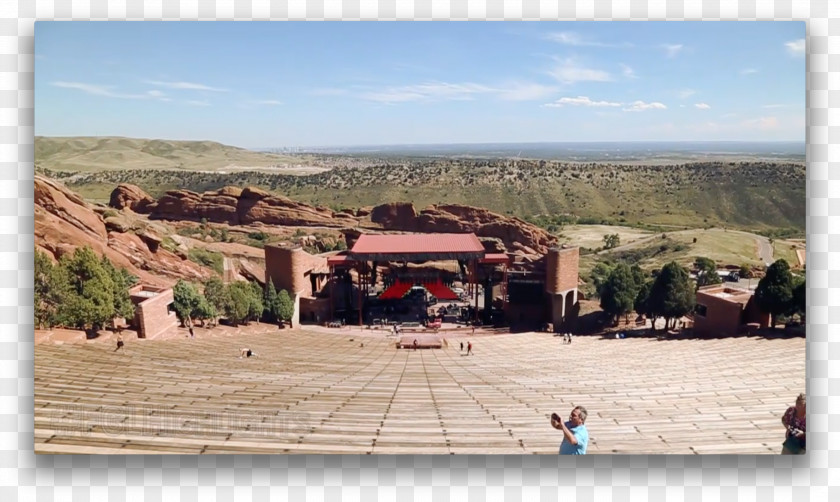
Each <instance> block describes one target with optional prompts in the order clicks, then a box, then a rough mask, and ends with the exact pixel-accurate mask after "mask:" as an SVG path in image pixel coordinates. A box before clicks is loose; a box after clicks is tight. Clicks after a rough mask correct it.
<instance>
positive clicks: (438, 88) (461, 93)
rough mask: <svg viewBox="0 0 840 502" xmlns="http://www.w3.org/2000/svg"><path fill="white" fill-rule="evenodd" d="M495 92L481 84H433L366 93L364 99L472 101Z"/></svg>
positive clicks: (385, 101) (386, 101)
mask: <svg viewBox="0 0 840 502" xmlns="http://www.w3.org/2000/svg"><path fill="white" fill-rule="evenodd" d="M490 92H493V89H492V88H490V87H487V86H485V85H481V84H475V83H470V82H468V83H463V84H450V83H447V82H432V83H425V84H418V85H406V86H401V87H391V88H388V89H384V90H381V91H372V92H366V93H363V94H362V95H361V98H362V99H366V100H369V101H377V102H379V103H404V102H407V101H424V100H459V101H461V100H470V99H473V97H474V95H475V94H483V93H490Z"/></svg>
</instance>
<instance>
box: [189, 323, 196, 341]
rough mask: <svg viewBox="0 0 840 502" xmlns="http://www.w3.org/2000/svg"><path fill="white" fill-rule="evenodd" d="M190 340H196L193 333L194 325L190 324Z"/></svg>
mask: <svg viewBox="0 0 840 502" xmlns="http://www.w3.org/2000/svg"><path fill="white" fill-rule="evenodd" d="M190 338H195V333H194V332H193V327H192V324H190Z"/></svg>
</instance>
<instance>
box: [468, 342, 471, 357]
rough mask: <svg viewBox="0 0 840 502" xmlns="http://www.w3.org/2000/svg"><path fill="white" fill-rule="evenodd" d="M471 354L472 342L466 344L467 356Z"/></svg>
mask: <svg viewBox="0 0 840 502" xmlns="http://www.w3.org/2000/svg"><path fill="white" fill-rule="evenodd" d="M470 354H472V342H467V355H470Z"/></svg>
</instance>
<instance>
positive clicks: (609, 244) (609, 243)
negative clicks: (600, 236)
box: [604, 234, 621, 249]
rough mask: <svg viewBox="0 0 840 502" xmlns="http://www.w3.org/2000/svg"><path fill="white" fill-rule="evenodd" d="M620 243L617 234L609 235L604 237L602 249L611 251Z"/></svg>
mask: <svg viewBox="0 0 840 502" xmlns="http://www.w3.org/2000/svg"><path fill="white" fill-rule="evenodd" d="M620 243H621V239H620V238H619V237H618V234H609V235H605V236H604V249H612V248H614V247H617V246H618V245H619V244H620Z"/></svg>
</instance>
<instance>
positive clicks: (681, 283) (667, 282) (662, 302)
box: [646, 261, 695, 330]
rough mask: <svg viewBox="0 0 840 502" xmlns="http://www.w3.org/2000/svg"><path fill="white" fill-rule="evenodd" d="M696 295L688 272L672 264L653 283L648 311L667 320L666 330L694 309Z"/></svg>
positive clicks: (647, 305)
mask: <svg viewBox="0 0 840 502" xmlns="http://www.w3.org/2000/svg"><path fill="white" fill-rule="evenodd" d="M694 299H695V293H694V288H693V287H691V282H690V279H689V275H688V271H686V269H684V268H683V267H682V266H680V265H679V264H678V263H676V262H673V261H672V262H670V263H668V264H667V265H665V266H664V267H662V270H661V271H660V272H659V275H658V276H657V277H656V279H655V280H654V281H653V285H652V286H651V288H650V294H649V295H648V299H647V304H646V307H647V309H649V310H650V312H651V313H652V314H654V315H655V316H658V317H664V318H665V329H666V330H667V329H670V328H672V327H673V326H672V323H673V324H676V320H677V319H678V318H680V317H682V316H684V315H686V314H688V313H689V312H691V311H692V309H693V308H694Z"/></svg>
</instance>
